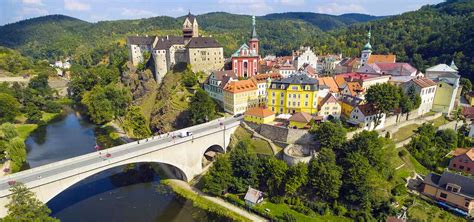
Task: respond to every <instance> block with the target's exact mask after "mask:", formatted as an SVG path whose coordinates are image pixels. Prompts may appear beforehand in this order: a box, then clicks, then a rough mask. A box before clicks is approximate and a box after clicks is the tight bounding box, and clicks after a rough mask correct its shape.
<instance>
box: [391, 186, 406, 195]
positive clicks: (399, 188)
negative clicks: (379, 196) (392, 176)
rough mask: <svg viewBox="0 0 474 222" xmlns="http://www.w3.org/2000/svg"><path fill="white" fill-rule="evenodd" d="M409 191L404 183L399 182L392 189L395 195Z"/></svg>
mask: <svg viewBox="0 0 474 222" xmlns="http://www.w3.org/2000/svg"><path fill="white" fill-rule="evenodd" d="M406 193H407V189H406V187H405V185H404V184H398V185H397V186H395V187H394V188H393V189H392V194H393V195H395V196H400V195H404V194H406Z"/></svg>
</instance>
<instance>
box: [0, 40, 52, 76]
mask: <svg viewBox="0 0 474 222" xmlns="http://www.w3.org/2000/svg"><path fill="white" fill-rule="evenodd" d="M40 72H47V73H52V72H54V69H52V68H51V67H50V66H49V64H48V63H47V62H45V61H37V62H34V61H33V60H32V59H31V58H28V57H24V56H22V55H21V54H20V53H19V52H18V51H15V50H13V49H9V48H5V47H2V46H0V77H1V76H19V75H25V74H29V75H34V74H38V73H40Z"/></svg>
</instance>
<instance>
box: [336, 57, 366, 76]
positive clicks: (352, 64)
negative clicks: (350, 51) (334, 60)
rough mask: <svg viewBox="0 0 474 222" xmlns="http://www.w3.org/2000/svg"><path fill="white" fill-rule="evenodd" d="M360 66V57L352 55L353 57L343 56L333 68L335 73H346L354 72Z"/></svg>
mask: <svg viewBox="0 0 474 222" xmlns="http://www.w3.org/2000/svg"><path fill="white" fill-rule="evenodd" d="M359 67H360V59H359V58H356V57H353V58H345V59H343V60H342V61H341V62H339V63H338V64H337V65H336V69H335V70H334V73H335V74H339V73H348V72H355V71H357V69H359Z"/></svg>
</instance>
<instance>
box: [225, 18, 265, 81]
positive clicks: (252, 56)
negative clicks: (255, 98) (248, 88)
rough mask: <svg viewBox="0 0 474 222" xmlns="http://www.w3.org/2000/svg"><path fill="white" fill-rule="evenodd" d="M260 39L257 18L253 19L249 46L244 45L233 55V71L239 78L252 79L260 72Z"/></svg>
mask: <svg viewBox="0 0 474 222" xmlns="http://www.w3.org/2000/svg"><path fill="white" fill-rule="evenodd" d="M259 60H260V56H259V39H258V35H257V31H256V29H255V16H253V17H252V34H251V36H250V40H249V42H248V45H247V44H246V43H244V44H243V45H242V46H240V48H239V49H238V50H237V51H236V52H235V53H234V54H232V70H234V72H235V74H236V75H237V76H239V77H244V78H247V77H251V76H254V75H256V74H257V72H258V61H259Z"/></svg>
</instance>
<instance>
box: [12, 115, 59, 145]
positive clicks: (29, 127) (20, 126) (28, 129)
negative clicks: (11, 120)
mask: <svg viewBox="0 0 474 222" xmlns="http://www.w3.org/2000/svg"><path fill="white" fill-rule="evenodd" d="M61 114H62V113H46V112H43V117H42V119H41V120H42V121H43V122H44V123H45V124H48V123H49V122H51V121H52V120H54V119H56V118H57V117H58V116H59V115H61ZM17 119H19V120H23V121H20V122H19V123H16V124H15V127H16V130H17V131H18V134H19V136H20V138H22V139H23V140H26V138H28V136H30V134H31V133H32V132H33V131H35V130H36V129H37V128H38V127H39V125H38V124H34V123H26V118H22V117H20V118H17Z"/></svg>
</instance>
